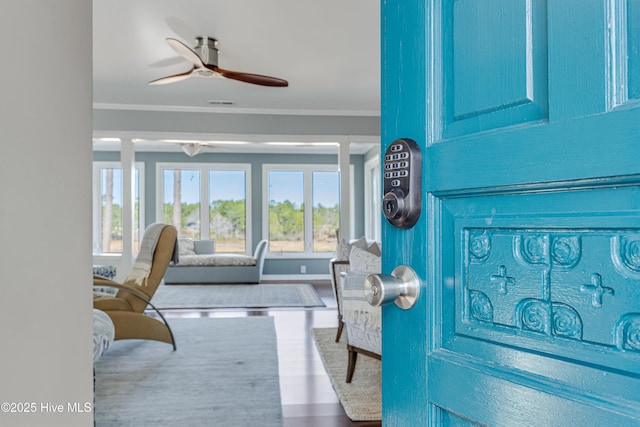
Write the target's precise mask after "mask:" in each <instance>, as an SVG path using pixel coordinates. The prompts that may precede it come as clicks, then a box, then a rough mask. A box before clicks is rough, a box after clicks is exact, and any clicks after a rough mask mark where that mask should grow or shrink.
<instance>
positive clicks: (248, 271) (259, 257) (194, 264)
mask: <svg viewBox="0 0 640 427" xmlns="http://www.w3.org/2000/svg"><path fill="white" fill-rule="evenodd" d="M213 243H214V242H213V241H211V240H193V239H183V238H181V239H178V244H179V247H180V253H179V256H178V263H177V264H174V265H170V266H169V268H168V269H167V272H166V274H165V277H164V282H165V283H166V284H173V283H260V278H261V277H262V268H263V266H264V256H265V253H266V251H267V241H266V240H262V241H260V243H258V245H257V246H256V249H255V251H254V253H253V256H249V255H241V254H216V253H214V250H213Z"/></svg>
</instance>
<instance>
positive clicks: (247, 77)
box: [209, 67, 289, 87]
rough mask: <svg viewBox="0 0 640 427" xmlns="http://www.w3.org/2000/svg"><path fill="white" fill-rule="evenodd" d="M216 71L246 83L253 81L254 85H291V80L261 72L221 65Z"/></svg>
mask: <svg viewBox="0 0 640 427" xmlns="http://www.w3.org/2000/svg"><path fill="white" fill-rule="evenodd" d="M209 68H211V67H209ZM214 71H215V72H216V73H218V74H220V75H221V76H223V77H226V78H228V79H233V80H238V81H241V82H245V83H252V84H254V85H260V86H278V87H285V86H289V82H287V81H286V80H283V79H279V78H277V77H269V76H263V75H260V74H250V73H241V72H238V71H231V70H225V69H223V68H220V67H215V68H214Z"/></svg>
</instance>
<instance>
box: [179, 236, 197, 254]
mask: <svg viewBox="0 0 640 427" xmlns="http://www.w3.org/2000/svg"><path fill="white" fill-rule="evenodd" d="M195 254H196V251H195V248H194V244H193V239H191V238H189V237H180V238H179V239H178V255H195Z"/></svg>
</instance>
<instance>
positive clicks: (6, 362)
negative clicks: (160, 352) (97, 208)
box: [0, 0, 93, 426]
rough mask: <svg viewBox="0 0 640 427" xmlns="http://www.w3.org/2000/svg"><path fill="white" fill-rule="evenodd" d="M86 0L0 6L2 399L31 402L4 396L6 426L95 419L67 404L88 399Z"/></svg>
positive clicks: (32, 0) (25, 0)
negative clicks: (58, 408)
mask: <svg viewBox="0 0 640 427" xmlns="http://www.w3.org/2000/svg"><path fill="white" fill-rule="evenodd" d="M91 7H92V6H91V1H87V0H56V1H42V0H39V1H38V0H20V1H13V2H6V3H5V4H3V7H2V13H1V14H0V37H1V39H2V40H3V43H2V46H3V47H2V54H1V55H2V61H1V63H0V94H1V95H0V346H1V347H0V348H1V349H0V362H1V363H0V403H1V402H22V403H24V402H32V403H35V404H36V408H35V409H36V412H35V413H31V414H25V413H22V414H14V413H5V412H4V409H6V407H5V406H4V405H3V407H2V409H3V411H2V412H0V425H3V426H4V425H7V426H8V425H11V426H22V425H29V426H90V425H93V414H92V413H82V414H77V413H69V411H68V406H67V404H68V403H74V402H80V403H82V404H83V403H84V402H92V401H93V386H92V315H91V289H90V287H91V211H90V209H91V204H90V200H91V135H92V123H91V117H92V116H91V114H92V113H91V104H92V66H91V58H92V56H91V37H92V34H91V21H92V15H91ZM49 402H50V403H52V404H55V405H59V404H62V405H64V410H63V413H61V414H60V413H56V414H53V413H50V412H49V413H47V412H46V411H43V410H42V405H43V404H46V403H49ZM18 409H20V408H19V407H18Z"/></svg>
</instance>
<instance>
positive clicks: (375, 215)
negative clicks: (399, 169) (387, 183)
mask: <svg viewBox="0 0 640 427" xmlns="http://www.w3.org/2000/svg"><path fill="white" fill-rule="evenodd" d="M380 170H381V163H380V156H379V155H376V156H374V157H372V158H370V159H369V160H367V161H366V162H364V235H365V236H366V238H367V239H370V240H374V241H376V242H380V241H382V182H381V178H380ZM372 172H373V175H374V179H369V178H370V176H371V174H372Z"/></svg>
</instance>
